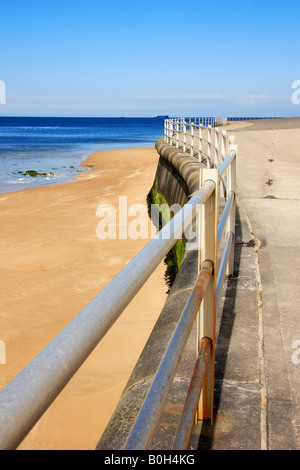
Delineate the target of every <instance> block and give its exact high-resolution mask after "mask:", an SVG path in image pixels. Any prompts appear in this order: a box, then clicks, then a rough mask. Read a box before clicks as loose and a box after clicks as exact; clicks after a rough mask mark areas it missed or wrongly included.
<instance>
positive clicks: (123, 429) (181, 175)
mask: <svg viewBox="0 0 300 470" xmlns="http://www.w3.org/2000/svg"><path fill="white" fill-rule="evenodd" d="M156 150H157V152H158V154H159V162H158V166H157V171H156V175H155V179H154V182H153V186H152V188H151V190H150V192H149V195H148V205H149V204H153V203H156V204H162V203H167V204H168V205H169V206H172V205H173V204H180V205H181V206H182V205H184V204H185V203H186V202H187V201H188V200H189V198H190V197H191V195H192V194H193V193H195V192H196V191H197V190H198V188H199V170H200V168H201V167H203V164H201V163H199V162H198V161H197V160H196V159H195V158H194V157H191V156H190V155H188V154H187V153H185V152H182V151H180V150H179V149H176V148H174V147H171V146H170V145H168V144H166V143H165V141H164V140H163V139H160V140H159V141H158V142H157V143H156ZM157 228H159V227H157ZM170 260H171V261H170ZM168 261H169V262H171V263H172V269H171V273H170V272H169V274H168V270H167V274H166V281H167V283H168V284H169V287H170V291H169V295H168V298H167V301H166V303H165V305H164V307H163V309H162V311H161V313H160V315H159V318H158V320H157V322H156V324H155V326H154V328H153V330H152V333H151V335H150V337H149V339H148V341H147V343H146V345H145V347H144V350H143V351H142V354H141V356H140V358H139V360H138V362H137V364H136V366H135V368H134V370H133V372H132V374H131V376H130V378H129V380H128V382H127V384H126V386H125V389H124V391H123V393H122V396H121V398H120V401H119V403H118V406H117V408H116V410H115V412H114V414H113V416H112V418H111V420H110V422H109V424H108V426H107V428H106V430H105V432H104V434H103V435H102V437H101V439H100V441H99V443H98V446H97V449H98V450H104V449H106V450H108V449H111V450H120V449H123V448H124V446H125V443H126V441H127V438H128V436H129V434H130V431H131V429H132V426H133V424H134V422H135V419H136V417H137V415H138V412H139V409H140V408H141V406H142V404H143V401H144V399H145V396H146V394H147V392H148V390H149V388H150V386H151V383H152V380H153V378H154V376H155V374H156V372H157V369H158V367H159V364H160V361H161V359H162V357H163V355H164V352H165V350H166V348H167V346H168V344H169V341H170V339H171V337H172V335H173V333H174V331H175V328H176V326H177V323H178V320H179V318H180V316H181V313H182V311H183V309H184V306H185V304H186V302H187V300H188V297H189V295H190V293H191V290H192V288H193V286H194V283H195V281H196V278H197V274H198V252H197V251H196V250H194V251H185V249H184V246H183V242H182V241H181V240H179V241H178V242H177V243H176V245H175V247H174V249H173V250H172V254H171V255H170V254H169V258H168V256H167V258H166V264H167V266H168V267H169V265H168ZM195 335H196V332H195V331H193V332H192V334H191V337H190V339H189V341H188V343H187V345H186V348H185V351H184V354H183V355H182V357H181V361H180V364H179V367H178V370H177V374H176V377H175V380H174V382H173V385H172V387H171V390H170V393H169V397H168V400H167V403H166V404H165V407H164V412H163V414H162V416H161V422H160V424H159V426H158V427H157V431H156V434H155V437H154V440H153V444H152V449H160V450H162V449H170V448H172V442H173V439H174V436H175V433H176V429H177V424H178V421H179V419H180V415H181V410H182V407H183V404H184V400H185V395H186V392H187V389H188V385H189V382H190V377H191V374H192V371H193V368H194V363H195V359H196V336H195Z"/></svg>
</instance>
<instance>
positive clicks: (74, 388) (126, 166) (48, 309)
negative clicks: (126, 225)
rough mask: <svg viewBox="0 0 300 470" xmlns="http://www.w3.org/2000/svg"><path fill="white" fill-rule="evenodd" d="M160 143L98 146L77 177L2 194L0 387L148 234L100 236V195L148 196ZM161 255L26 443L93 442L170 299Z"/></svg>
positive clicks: (109, 198) (110, 198)
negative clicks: (0, 355) (1, 355)
mask: <svg viewBox="0 0 300 470" xmlns="http://www.w3.org/2000/svg"><path fill="white" fill-rule="evenodd" d="M157 160H158V155H157V153H156V151H155V149H154V148H145V149H126V150H115V151H103V152H96V153H94V154H92V155H90V156H89V158H88V160H87V161H86V162H84V164H86V165H92V166H93V167H92V168H91V170H90V171H89V172H88V173H80V174H79V176H78V177H77V178H76V181H72V182H70V183H66V184H61V185H49V186H44V187H38V188H32V189H26V190H23V191H18V192H14V193H6V194H2V195H0V225H1V240H0V257H1V265H0V278H1V281H0V282H1V296H0V340H1V341H4V342H5V346H6V364H2V365H0V372H1V374H0V390H2V389H3V388H4V387H5V386H6V385H7V384H8V383H9V382H10V381H11V380H12V379H13V378H14V377H15V376H16V375H17V374H18V373H19V372H20V371H21V370H22V369H23V368H24V367H25V366H26V365H27V364H28V363H29V362H30V361H31V360H32V359H33V358H34V357H35V356H36V355H37V354H38V353H39V352H40V351H41V350H42V349H43V348H44V347H45V346H47V344H49V342H50V341H51V340H52V339H53V338H54V337H55V336H56V335H57V334H58V333H59V332H60V331H61V330H62V329H63V328H64V327H65V326H66V325H67V324H68V323H69V322H70V321H71V320H72V319H73V318H74V317H75V316H76V315H77V314H79V313H80V312H81V310H82V309H83V308H84V307H85V306H86V305H87V304H88V303H89V302H90V301H91V300H92V299H93V298H94V297H95V296H96V295H97V294H98V293H99V292H100V291H101V290H102V289H103V288H104V287H105V286H106V285H107V284H108V283H109V281H110V280H111V279H113V278H114V277H115V275H116V274H118V272H119V271H120V270H121V269H122V268H123V267H124V266H125V265H126V264H127V263H128V262H129V261H130V260H131V259H132V258H133V257H134V256H135V255H136V254H137V253H138V252H139V251H140V250H141V249H142V248H143V246H145V245H146V243H147V242H148V240H147V239H138V240H132V239H130V238H128V239H127V240H119V239H118V238H117V239H115V240H109V239H107V240H100V239H99V238H98V237H97V235H96V227H97V224H98V222H99V217H97V216H96V211H97V208H98V206H99V204H113V205H114V206H115V207H118V198H119V196H120V195H122V196H127V198H128V205H130V204H135V203H141V204H145V203H146V196H147V193H148V191H149V190H150V188H151V185H152V182H153V179H154V175H155V171H156V166H157ZM164 272H165V266H164V264H163V263H161V265H160V266H159V267H158V268H157V270H156V272H155V274H154V275H152V276H151V278H150V279H149V280H148V282H147V283H146V285H145V286H144V287H143V288H142V290H141V291H140V292H139V294H138V295H137V296H136V298H135V299H134V300H133V301H132V303H131V304H130V305H129V306H128V307H127V309H126V310H125V311H124V313H123V315H122V316H121V317H120V318H119V320H118V321H117V322H116V324H115V325H114V326H113V328H112V329H111V330H110V332H109V333H108V334H107V335H106V336H105V338H104V339H103V340H102V342H101V344H100V345H99V346H98V347H97V348H96V349H95V350H94V351H93V353H92V354H91V355H90V357H89V358H88V360H87V361H86V362H85V363H84V365H83V366H82V367H81V368H80V370H79V371H78V373H77V374H76V375H75V376H74V377H73V379H72V380H71V381H70V382H69V384H68V385H67V386H66V388H65V389H64V390H63V392H62V393H61V394H60V396H59V397H58V398H57V399H56V400H55V401H54V403H53V404H52V405H51V407H50V408H49V409H48V410H47V412H46V413H45V414H44V416H43V417H42V418H41V420H40V421H39V422H38V423H37V424H36V426H35V427H34V428H33V429H32V431H31V432H30V433H29V435H28V436H27V437H26V438H25V440H24V441H23V443H22V444H21V445H20V447H19V448H20V449H34V450H38V449H42V450H44V449H45V450H46V449H78V450H80V449H94V448H95V446H96V444H97V442H98V440H99V438H100V436H101V434H102V432H103V431H104V429H105V426H106V424H107V423H108V421H109V418H110V416H111V414H112V413H113V411H114V408H115V406H116V404H117V402H118V399H119V397H120V395H121V393H122V390H123V387H124V386H125V384H126V382H127V379H128V377H129V375H130V373H131V371H132V369H133V367H134V365H135V363H136V361H137V359H138V357H139V355H140V353H141V351H142V349H143V346H144V344H145V342H146V340H147V338H148V336H149V334H150V332H151V330H152V328H153V326H154V323H155V321H156V319H157V317H158V315H159V313H160V311H161V308H162V306H163V304H164V302H165V299H166V291H167V288H166V285H165V283H164Z"/></svg>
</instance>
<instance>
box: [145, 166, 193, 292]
mask: <svg viewBox="0 0 300 470" xmlns="http://www.w3.org/2000/svg"><path fill="white" fill-rule="evenodd" d="M187 200H188V197H187V192H186V187H185V183H184V181H183V180H182V178H181V177H180V175H179V173H178V172H176V171H175V169H174V168H173V167H172V166H171V165H169V164H167V163H166V162H165V161H164V160H163V159H162V158H160V160H159V163H158V167H157V172H156V176H155V180H154V184H153V186H152V188H151V190H150V192H149V194H148V196H147V205H148V213H149V217H150V218H151V215H152V214H151V206H152V204H154V205H155V206H156V207H157V209H158V214H159V217H158V220H153V219H152V221H153V223H154V224H155V225H156V229H157V231H159V230H161V229H162V227H163V226H164V225H165V224H167V223H168V222H169V221H170V220H171V218H172V217H173V216H174V214H173V213H172V211H171V210H170V209H172V205H174V204H179V205H180V206H181V207H182V206H184V204H185V203H186V202H187ZM184 255H185V242H184V240H183V239H179V240H177V242H176V243H175V245H174V246H173V248H171V250H170V251H169V253H168V254H167V255H166V257H165V259H164V263H165V264H166V272H165V280H166V283H167V286H168V288H169V289H170V288H171V287H172V285H173V282H174V280H175V277H176V275H177V273H178V271H179V268H180V266H181V263H182V260H183V258H184Z"/></svg>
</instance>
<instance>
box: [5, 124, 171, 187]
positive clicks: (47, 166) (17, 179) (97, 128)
mask: <svg viewBox="0 0 300 470" xmlns="http://www.w3.org/2000/svg"><path fill="white" fill-rule="evenodd" d="M163 132H164V119H163V118H159V117H157V118H55V117H0V193H5V192H11V191H17V190H20V189H24V188H29V187H33V186H40V185H44V184H53V183H63V182H66V181H70V180H71V179H73V178H74V176H75V175H76V174H78V171H82V170H83V168H82V167H81V166H80V163H82V162H83V161H84V160H85V159H86V158H87V156H88V155H89V154H91V153H92V152H95V151H101V150H114V149H123V148H134V147H152V146H154V145H155V142H156V141H157V140H158V139H160V138H161V137H162V136H163ZM28 170H34V171H36V172H38V173H47V174H48V175H49V174H50V173H52V175H49V176H46V177H45V176H36V177H32V176H30V175H24V174H23V173H26V171H28Z"/></svg>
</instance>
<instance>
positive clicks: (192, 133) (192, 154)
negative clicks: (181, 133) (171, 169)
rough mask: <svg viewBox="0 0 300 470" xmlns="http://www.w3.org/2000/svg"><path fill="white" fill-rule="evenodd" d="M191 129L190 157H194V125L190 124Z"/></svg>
mask: <svg viewBox="0 0 300 470" xmlns="http://www.w3.org/2000/svg"><path fill="white" fill-rule="evenodd" d="M190 128H191V156H192V157H193V156H194V123H193V122H191V123H190Z"/></svg>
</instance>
